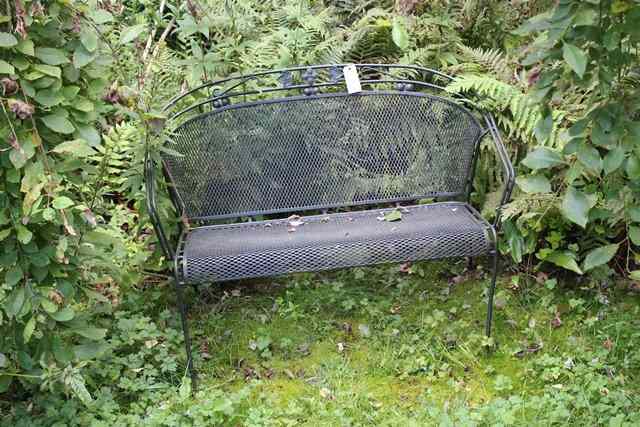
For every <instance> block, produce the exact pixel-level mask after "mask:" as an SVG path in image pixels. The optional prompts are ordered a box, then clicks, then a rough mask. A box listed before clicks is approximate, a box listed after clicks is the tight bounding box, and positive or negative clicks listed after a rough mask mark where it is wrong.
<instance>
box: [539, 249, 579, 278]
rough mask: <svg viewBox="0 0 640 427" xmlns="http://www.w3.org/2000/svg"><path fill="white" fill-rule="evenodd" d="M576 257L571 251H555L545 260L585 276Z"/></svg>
mask: <svg viewBox="0 0 640 427" xmlns="http://www.w3.org/2000/svg"><path fill="white" fill-rule="evenodd" d="M575 258H576V256H575V254H574V253H573V252H569V251H554V252H552V253H551V254H549V255H548V256H547V257H546V258H545V259H544V260H545V261H549V262H551V263H553V264H555V265H557V266H558V267H562V268H566V269H567V270H571V271H573V272H575V273H578V274H583V273H582V270H580V267H579V266H578V263H577V262H576V259H575Z"/></svg>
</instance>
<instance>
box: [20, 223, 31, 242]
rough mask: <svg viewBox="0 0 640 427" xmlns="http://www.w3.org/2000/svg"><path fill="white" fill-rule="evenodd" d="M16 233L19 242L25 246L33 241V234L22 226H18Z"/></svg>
mask: <svg viewBox="0 0 640 427" xmlns="http://www.w3.org/2000/svg"><path fill="white" fill-rule="evenodd" d="M16 231H17V237H18V241H19V242H20V243H22V244H23V245H27V244H29V242H30V241H31V240H32V239H33V233H32V232H31V231H30V230H29V229H28V228H27V227H25V226H24V225H22V224H18V225H16Z"/></svg>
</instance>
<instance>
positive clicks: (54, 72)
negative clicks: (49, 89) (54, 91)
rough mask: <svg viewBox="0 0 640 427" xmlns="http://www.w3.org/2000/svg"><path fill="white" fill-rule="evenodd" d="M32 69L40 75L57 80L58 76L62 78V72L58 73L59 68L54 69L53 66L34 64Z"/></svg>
mask: <svg viewBox="0 0 640 427" xmlns="http://www.w3.org/2000/svg"><path fill="white" fill-rule="evenodd" d="M32 68H33V69H34V70H36V71H39V72H40V73H42V74H45V75H47V76H51V77H55V78H57V79H59V78H60V76H62V71H60V67H54V66H53V65H45V64H35V65H33V67H32ZM39 78H40V77H36V79H39ZM36 79H29V80H36Z"/></svg>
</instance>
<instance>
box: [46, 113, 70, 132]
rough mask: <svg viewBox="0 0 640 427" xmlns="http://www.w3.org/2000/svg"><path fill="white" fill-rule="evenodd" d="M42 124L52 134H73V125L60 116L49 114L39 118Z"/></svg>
mask: <svg viewBox="0 0 640 427" xmlns="http://www.w3.org/2000/svg"><path fill="white" fill-rule="evenodd" d="M41 120H42V121H43V122H44V124H45V125H46V126H47V127H48V128H49V129H51V130H52V131H54V132H58V133H62V134H70V133H73V131H74V130H75V128H74V127H73V124H72V123H71V122H70V121H69V120H68V119H67V118H66V117H65V116H63V115H61V114H50V115H48V116H44V117H42V118H41Z"/></svg>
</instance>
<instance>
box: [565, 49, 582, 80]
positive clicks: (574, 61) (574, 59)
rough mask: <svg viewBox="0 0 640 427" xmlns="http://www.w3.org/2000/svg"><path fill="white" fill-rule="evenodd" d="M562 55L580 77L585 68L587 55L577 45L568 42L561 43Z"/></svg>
mask: <svg viewBox="0 0 640 427" xmlns="http://www.w3.org/2000/svg"><path fill="white" fill-rule="evenodd" d="M562 57H563V58H564V60H565V61H566V62H567V64H569V66H570V67H571V69H572V70H573V71H574V72H575V73H576V74H577V75H578V77H580V78H582V77H583V76H584V73H585V71H586V69H587V55H586V54H585V53H584V51H583V50H582V49H580V48H579V47H577V46H575V45H572V44H570V43H564V44H563V45H562Z"/></svg>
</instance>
